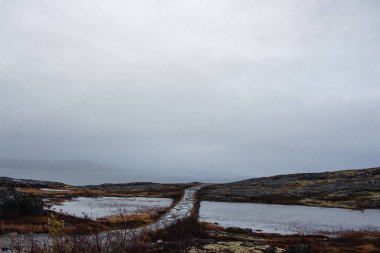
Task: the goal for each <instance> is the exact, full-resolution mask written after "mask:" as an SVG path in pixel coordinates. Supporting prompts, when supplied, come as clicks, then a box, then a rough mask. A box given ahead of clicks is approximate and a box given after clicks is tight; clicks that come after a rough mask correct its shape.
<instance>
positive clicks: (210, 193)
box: [201, 168, 380, 209]
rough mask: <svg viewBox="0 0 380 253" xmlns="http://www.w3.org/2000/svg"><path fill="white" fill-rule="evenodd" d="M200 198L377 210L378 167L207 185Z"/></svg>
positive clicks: (379, 197)
mask: <svg viewBox="0 0 380 253" xmlns="http://www.w3.org/2000/svg"><path fill="white" fill-rule="evenodd" d="M201 198H202V200H212V201H231V202H255V203H273V204H297V205H309V206H323V207H340V208H350V209H365V208H380V168H371V169H362V170H343V171H336V172H323V173H300V174H290V175H280V176H272V177H263V178H253V179H249V180H243V181H239V182H234V183H227V184H216V185H210V186H207V187H204V188H203V189H202V190H201Z"/></svg>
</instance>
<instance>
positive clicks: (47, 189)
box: [40, 188, 70, 192]
mask: <svg viewBox="0 0 380 253" xmlns="http://www.w3.org/2000/svg"><path fill="white" fill-rule="evenodd" d="M40 190H41V191H45V192H69V191H70V190H64V189H50V188H41V189H40Z"/></svg>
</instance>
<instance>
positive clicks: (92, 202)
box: [49, 197, 173, 219]
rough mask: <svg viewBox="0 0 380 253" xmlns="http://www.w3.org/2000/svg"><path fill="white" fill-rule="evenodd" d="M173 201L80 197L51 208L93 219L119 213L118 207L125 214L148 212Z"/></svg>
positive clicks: (166, 199)
mask: <svg viewBox="0 0 380 253" xmlns="http://www.w3.org/2000/svg"><path fill="white" fill-rule="evenodd" d="M172 203H173V200H172V199H169V198H143V197H135V198H122V197H100V198H87V197H79V198H74V199H72V200H69V201H65V202H64V203H63V204H62V205H53V206H51V207H50V208H49V209H50V210H53V211H56V212H60V213H65V214H69V215H73V216H76V217H80V218H84V217H89V218H91V219H97V218H103V217H107V216H112V215H118V214H119V212H118V210H119V209H118V207H121V208H122V209H123V214H126V213H136V212H146V211H149V210H151V209H157V208H167V207H170V206H171V204H172Z"/></svg>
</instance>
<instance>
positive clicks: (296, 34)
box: [0, 1, 380, 179]
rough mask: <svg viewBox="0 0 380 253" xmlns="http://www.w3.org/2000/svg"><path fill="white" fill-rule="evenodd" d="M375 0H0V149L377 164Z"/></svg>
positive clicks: (220, 167) (254, 169)
mask: <svg viewBox="0 0 380 253" xmlns="http://www.w3.org/2000/svg"><path fill="white" fill-rule="evenodd" d="M379 10H380V5H379V3H378V2H377V1H360V2H358V1H333V2H330V1H308V2H304V1H281V2H277V1H206V2H205V1H159V2H149V1H137V2H136V1H81V2H80V3H78V2H76V1H17V2H14V1H3V2H1V3H0V32H1V37H0V120H1V125H0V138H1V144H0V156H2V157H20V158H30V159H80V160H82V159H86V160H92V161H95V162H100V163H104V164H110V165H115V166H119V167H122V168H125V169H126V170H128V169H136V168H138V169H143V170H146V171H154V172H157V171H167V172H176V173H183V172H184V171H190V174H191V172H192V171H193V172H194V178H195V179H196V177H197V176H198V174H199V173H198V172H199V171H201V172H202V171H204V172H205V173H206V172H207V173H214V174H223V175H226V177H228V175H231V174H232V175H239V176H240V177H253V176H262V175H271V174H277V173H289V172H295V171H315V170H329V169H339V168H354V167H368V166H376V165H379V162H380V160H379V157H380V156H379V153H380V145H379V140H380V131H379V129H380V117H379V116H380V115H379V114H380V113H379V109H378V108H380V99H379V97H380V86H379V84H378V82H379V76H378V73H379V72H380V51H379V46H378V45H379V42H380V18H379V16H378V13H379Z"/></svg>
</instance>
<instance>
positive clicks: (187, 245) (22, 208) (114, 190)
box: [0, 168, 380, 253]
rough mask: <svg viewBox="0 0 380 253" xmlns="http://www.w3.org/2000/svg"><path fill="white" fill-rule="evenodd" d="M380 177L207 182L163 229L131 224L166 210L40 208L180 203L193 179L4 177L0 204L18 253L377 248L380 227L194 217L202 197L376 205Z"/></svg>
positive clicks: (348, 174) (363, 173) (371, 172)
mask: <svg viewBox="0 0 380 253" xmlns="http://www.w3.org/2000/svg"><path fill="white" fill-rule="evenodd" d="M379 175H380V169H379V168H374V169H366V170H356V171H339V172H333V173H330V172H329V173H318V174H314V173H313V174H295V175H285V176H275V177H268V178H261V179H250V180H245V181H241V182H237V183H231V184H220V185H209V186H206V187H205V188H204V189H202V190H201V191H200V192H199V193H198V195H197V196H196V203H195V206H194V209H193V210H192V215H191V217H189V218H186V219H183V220H181V221H179V222H178V223H175V224H172V225H170V226H167V227H165V228H164V229H159V230H156V231H152V230H144V229H142V230H139V231H140V232H138V233H136V230H134V229H133V228H135V227H139V226H141V225H144V224H148V223H151V222H153V221H154V220H155V219H157V218H158V217H159V216H160V215H161V214H162V213H158V214H155V215H153V216H152V215H151V214H132V215H124V214H123V212H122V210H120V212H119V215H118V216H115V217H113V218H112V219H109V220H90V219H80V218H76V217H71V216H67V215H63V214H58V213H54V212H52V211H47V210H43V209H42V205H43V204H44V205H49V204H51V203H59V202H60V201H63V200H66V199H70V198H73V197H78V196H86V197H91V196H143V197H150V196H152V197H171V198H174V200H175V201H174V203H175V202H176V201H178V200H179V199H180V196H181V194H182V192H183V190H184V189H185V188H187V187H189V186H192V185H193V184H170V185H169V184H168V185H163V184H154V183H131V184H104V185H99V186H84V187H75V186H69V185H65V184H61V183H56V182H45V181H32V180H14V179H9V178H0V183H1V184H0V185H1V186H2V187H3V188H2V189H1V190H2V192H3V193H4V194H2V195H1V199H2V201H1V202H0V204H1V205H2V206H0V210H2V212H1V219H2V220H1V221H2V222H1V223H2V230H1V233H2V234H3V235H4V234H7V236H8V237H9V238H10V239H11V241H12V249H13V252H20V253H21V252H30V253H34V252H35V253H40V252H41V253H42V252H44V253H45V252H52V253H53V252H54V253H58V252H59V253H60V252H62V253H66V252H67V253H68V252H71V253H77V252H78V253H79V252H83V253H87V252H88V253H89V252H95V253H108V252H110V253H113V252H120V253H121V252H126V253H129V252H136V253H139V252H185V253H211V252H212V253H214V252H215V253H217V252H219V253H221V252H241V253H245V252H255V253H268V252H271V253H273V252H274V253H280V252H288V253H292V252H293V253H297V252H304V253H307V252H314V253H318V252H321V253H322V252H363V253H369V252H380V232H376V231H340V232H337V233H335V234H333V235H279V234H265V233H259V232H257V231H252V230H251V229H242V228H222V227H220V226H219V225H218V224H209V223H201V222H199V221H198V219H197V218H198V210H199V202H200V201H201V200H204V199H208V200H223V201H249V202H256V201H257V202H265V203H281V204H303V205H316V206H336V207H345V208H364V207H365V208H368V207H371V208H379V205H378V204H379V203H378V200H379V198H378V194H379V189H380V187H379V183H378V182H379V180H378V179H379ZM46 189H49V190H46ZM254 192H258V194H254ZM5 195H6V196H7V197H4V196H5ZM12 196H16V197H12ZM337 196H340V197H339V198H338V197H337ZM282 197H284V199H281V198H282ZM293 197H294V199H293ZM43 198H45V199H46V198H48V199H49V201H45V202H44V203H43V202H42V199H43ZM3 199H4V200H7V199H8V200H16V201H14V202H12V201H11V202H9V201H3ZM361 201H362V203H361V204H360V202H361ZM9 204H11V205H15V206H13V207H12V209H11V210H12V212H11V213H9V210H10V209H9V208H4V207H5V206H6V205H9ZM4 210H8V211H4ZM162 212H164V211H162ZM131 228H132V229H131ZM115 229H116V230H115ZM141 231H142V232H141ZM10 232H18V233H10ZM41 232H43V233H48V234H49V243H46V242H43V241H41V240H38V233H41ZM36 235H37V236H36Z"/></svg>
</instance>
